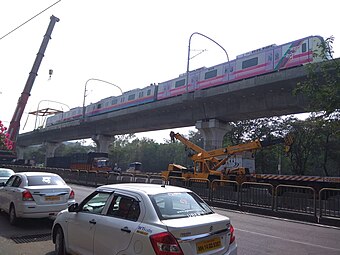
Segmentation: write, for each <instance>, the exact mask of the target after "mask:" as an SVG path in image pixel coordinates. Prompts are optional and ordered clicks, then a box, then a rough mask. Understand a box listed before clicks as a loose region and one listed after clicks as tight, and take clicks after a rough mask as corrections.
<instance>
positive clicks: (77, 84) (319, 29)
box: [0, 0, 340, 142]
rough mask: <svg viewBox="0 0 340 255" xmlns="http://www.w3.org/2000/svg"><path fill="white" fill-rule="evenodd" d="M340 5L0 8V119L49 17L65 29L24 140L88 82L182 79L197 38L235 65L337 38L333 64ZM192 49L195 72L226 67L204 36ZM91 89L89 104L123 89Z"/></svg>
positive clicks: (148, 3) (83, 1) (126, 86)
mask: <svg viewBox="0 0 340 255" xmlns="http://www.w3.org/2000/svg"><path fill="white" fill-rule="evenodd" d="M53 4H55V5H53ZM321 4H322V6H321ZM51 5H53V6H52V7H51V8H49V9H48V10H46V11H44V12H43V13H42V14H40V15H38V16H37V17H35V18H34V19H32V20H31V21H29V22H27V23H26V24H25V25H23V26H21V27H20V28H18V29H17V30H15V31H14V32H12V33H10V34H9V35H7V36H5V35H6V34H7V33H9V32H10V31H12V30H13V29H15V28H16V27H18V26H20V25H21V24H23V23H24V22H26V21H27V20H29V19H31V18H32V17H33V16H35V15H37V14H38V13H40V12H41V11H43V10H45V9H46V8H48V7H49V6H51ZM337 6H338V1H337V0H324V1H316V0H299V1H297V0H285V1H273V0H271V1H270V0H257V1H253V0H239V1H227V0H210V1H203V0H185V1H184V0H171V1H166V0H163V1H160V0H143V1H141V0H125V1H116V0H97V1H94V0H92V1H91V0H61V1H58V0H31V1H27V0H11V1H5V0H0V24H1V25H0V38H2V37H3V36H5V37H3V38H2V39H0V120H2V121H3V122H4V124H5V126H8V125H9V123H10V121H11V119H12V116H13V112H14V110H15V108H16V105H17V101H18V99H19V97H20V95H21V92H22V91H23V89H24V86H25V84H26V81H27V78H28V76H29V72H30V71H31V69H32V65H33V63H34V60H35V57H36V54H37V53H38V50H39V48H40V45H41V42H42V40H43V36H44V35H45V32H46V30H47V27H48V24H49V22H50V16H51V15H54V16H56V17H58V18H59V19H60V21H59V22H58V23H56V25H55V27H54V30H53V32H52V39H51V40H50V41H49V44H48V46H47V49H46V52H45V56H44V58H43V60H42V63H41V66H40V69H39V71H38V76H37V77H36V79H35V83H34V85H33V88H32V90H31V96H30V98H29V100H28V103H27V105H26V108H25V111H24V114H23V117H22V120H21V128H20V133H25V132H29V131H32V130H34V129H35V128H37V127H39V126H40V125H42V124H43V122H44V120H43V118H37V117H36V116H35V115H32V114H29V112H32V111H36V110H38V109H44V108H47V107H50V108H54V109H59V110H64V111H65V110H67V109H68V108H73V107H77V106H82V104H83V98H84V88H85V84H86V82H87V81H88V80H89V79H100V80H104V81H107V82H109V83H113V84H115V85H117V86H119V87H120V88H121V89H122V90H123V91H128V90H131V89H135V88H143V87H146V86H148V85H150V83H156V84H157V83H160V82H163V81H166V80H169V79H172V78H175V77H178V75H180V74H183V73H185V72H186V67H187V56H188V43H189V38H190V36H191V35H192V34H193V33H194V32H198V33H201V34H203V35H206V36H208V37H210V38H211V39H213V40H214V41H216V42H217V43H218V44H220V45H221V46H222V47H223V48H224V49H225V50H226V51H227V53H228V56H229V59H230V60H232V59H235V58H236V56H237V55H240V54H242V53H245V52H248V51H251V50H254V49H258V48H261V47H264V46H268V45H271V44H277V45H280V44H283V43H286V42H290V41H293V40H296V39H300V38H303V37H306V36H310V35H320V36H322V37H324V38H327V37H330V36H334V38H335V40H334V44H333V50H334V57H335V58H337V57H339V54H340V30H339V28H338V24H340V18H339V13H338V8H337ZM191 49H192V52H191V56H192V57H193V56H195V55H196V54H198V55H197V56H195V57H193V58H192V59H191V60H190V70H193V69H196V68H199V67H202V66H205V67H209V66H213V65H216V64H219V63H222V62H226V61H227V56H226V54H225V52H224V51H223V50H222V49H221V48H220V47H218V46H217V45H216V44H214V43H212V42H211V41H210V40H208V39H206V38H204V37H203V36H200V35H194V36H193V37H192V39H191ZM203 50H204V51H203ZM202 51H203V52H202ZM199 53H200V54H199ZM50 69H52V70H53V74H52V75H51V77H50V75H49V70H50ZM87 90H88V92H87V94H88V95H87V97H86V102H85V103H86V104H89V103H92V102H97V101H99V100H100V99H101V98H105V97H108V96H111V95H113V96H114V95H119V94H120V90H119V89H118V88H117V87H115V86H112V85H109V84H106V83H104V82H99V81H94V80H90V81H89V82H88V83H87ZM188 130H196V129H195V128H194V127H190V128H182V129H176V130H175V131H176V132H180V133H183V134H185V133H187V132H188ZM168 134H169V130H166V131H162V132H148V133H141V134H138V136H139V137H149V138H152V139H155V140H156V141H158V142H162V141H164V139H168Z"/></svg>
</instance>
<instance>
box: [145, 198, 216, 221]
mask: <svg viewBox="0 0 340 255" xmlns="http://www.w3.org/2000/svg"><path fill="white" fill-rule="evenodd" d="M149 197H150V199H151V201H152V203H153V206H154V208H155V210H156V212H157V214H158V217H159V218H160V219H161V220H167V219H177V218H188V217H195V216H199V215H205V214H211V213H213V211H212V210H211V209H210V207H209V206H208V205H207V204H206V203H205V202H204V201H203V200H202V199H201V198H200V197H198V196H197V195H196V194H195V193H192V192H175V193H162V194H156V195H150V196H149Z"/></svg>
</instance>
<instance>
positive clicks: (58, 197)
mask: <svg viewBox="0 0 340 255" xmlns="http://www.w3.org/2000/svg"><path fill="white" fill-rule="evenodd" d="M59 200H60V196H46V197H45V201H59Z"/></svg>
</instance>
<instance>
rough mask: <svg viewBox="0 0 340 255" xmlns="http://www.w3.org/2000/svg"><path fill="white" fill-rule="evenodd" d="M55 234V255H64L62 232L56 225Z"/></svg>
mask: <svg viewBox="0 0 340 255" xmlns="http://www.w3.org/2000/svg"><path fill="white" fill-rule="evenodd" d="M56 231H57V232H56V234H55V245H54V251H55V254H56V255H66V249H65V240H64V233H63V230H62V229H61V227H58V228H57V230H56Z"/></svg>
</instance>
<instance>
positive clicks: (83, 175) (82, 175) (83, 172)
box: [78, 170, 88, 185]
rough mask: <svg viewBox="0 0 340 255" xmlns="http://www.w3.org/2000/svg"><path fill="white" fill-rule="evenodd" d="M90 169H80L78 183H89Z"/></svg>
mask: <svg viewBox="0 0 340 255" xmlns="http://www.w3.org/2000/svg"><path fill="white" fill-rule="evenodd" d="M87 177H88V171H87V170H79V178H78V184H82V185H86V184H87Z"/></svg>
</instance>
